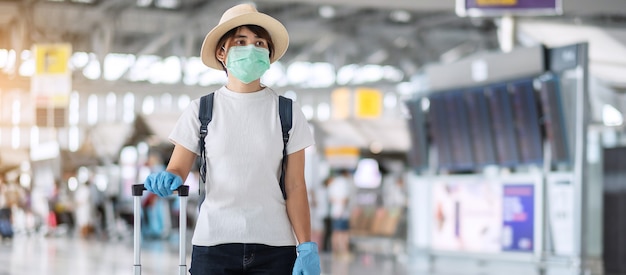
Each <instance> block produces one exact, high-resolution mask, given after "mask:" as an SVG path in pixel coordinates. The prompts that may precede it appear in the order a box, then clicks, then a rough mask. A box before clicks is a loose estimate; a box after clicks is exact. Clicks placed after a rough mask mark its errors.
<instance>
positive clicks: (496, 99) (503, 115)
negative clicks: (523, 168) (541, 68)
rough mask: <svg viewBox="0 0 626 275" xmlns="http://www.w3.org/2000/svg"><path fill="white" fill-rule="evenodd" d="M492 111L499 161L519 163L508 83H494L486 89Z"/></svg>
mask: <svg viewBox="0 0 626 275" xmlns="http://www.w3.org/2000/svg"><path fill="white" fill-rule="evenodd" d="M485 96H486V97H487V102H488V104H489V111H490V112H491V122H492V126H493V134H494V139H495V142H494V144H495V145H496V156H497V160H498V163H499V164H500V165H502V166H506V167H511V166H515V165H517V164H519V152H518V148H517V137H516V135H515V127H514V124H513V123H514V122H513V112H512V111H511V109H512V106H511V99H510V97H509V92H508V90H507V87H506V85H504V84H502V85H493V86H489V87H487V88H486V89H485Z"/></svg>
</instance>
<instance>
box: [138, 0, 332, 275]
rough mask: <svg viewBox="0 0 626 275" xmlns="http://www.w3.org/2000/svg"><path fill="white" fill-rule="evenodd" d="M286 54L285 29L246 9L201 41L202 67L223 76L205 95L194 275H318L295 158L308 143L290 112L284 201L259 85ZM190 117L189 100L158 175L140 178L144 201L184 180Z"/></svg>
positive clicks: (191, 150)
mask: <svg viewBox="0 0 626 275" xmlns="http://www.w3.org/2000/svg"><path fill="white" fill-rule="evenodd" d="M288 44H289V37H288V34H287V30H286V29H285V27H284V26H283V25H282V24H281V23H280V22H279V21H277V20H276V19H274V18H272V17H270V16H268V15H266V14H263V13H259V12H258V11H257V10H256V9H255V8H254V7H253V6H251V5H248V4H242V5H237V6H235V7H232V8H230V9H229V10H227V11H226V12H225V13H224V14H223V15H222V18H221V19H220V22H219V24H218V25H217V26H216V27H215V28H213V29H212V30H211V31H210V32H209V33H208V34H207V36H206V37H205V39H204V43H203V45H202V50H201V56H202V61H203V63H204V64H206V65H207V66H209V67H211V68H214V69H217V70H224V71H225V72H226V75H227V76H228V83H227V84H226V85H225V86H224V87H221V88H220V89H218V90H217V91H215V93H214V103H213V120H212V121H211V123H209V126H208V135H207V137H206V146H205V153H206V163H207V169H206V171H207V173H206V175H207V180H206V181H207V183H206V185H205V193H206V197H205V200H204V202H203V203H202V205H201V207H200V213H199V217H198V221H197V223H196V228H195V231H194V235H193V238H192V244H193V251H192V259H191V268H190V270H189V271H190V273H191V274H193V275H204V274H207V275H209V274H210V275H213V274H316V275H317V274H320V263H319V255H318V251H317V244H315V243H313V242H311V226H310V213H309V208H308V205H309V204H308V200H307V191H306V184H305V181H304V149H305V148H306V147H308V146H310V145H312V144H313V137H312V134H311V132H310V129H309V128H308V125H307V121H306V119H305V118H304V115H303V114H302V111H301V110H300V108H298V107H297V106H296V105H295V104H294V107H293V115H292V116H293V121H292V130H291V131H290V138H289V142H288V144H287V148H286V149H287V166H286V171H285V192H286V199H285V198H283V194H282V192H281V189H280V187H279V183H278V181H279V173H280V167H281V160H282V150H283V143H282V132H281V127H280V119H279V115H278V95H277V94H276V93H274V92H273V91H272V90H271V89H269V88H267V87H264V86H263V85H262V84H261V82H260V78H261V76H262V75H263V73H264V72H265V71H266V70H267V69H269V66H270V63H272V62H274V61H276V60H278V59H279V58H280V57H281V56H282V55H283V54H284V53H285V51H286V50H287V46H288ZM198 110H199V100H197V99H196V100H194V101H193V102H192V103H191V104H190V107H188V108H187V109H186V110H185V111H184V112H183V114H182V115H181V117H180V118H179V120H178V122H177V124H176V126H175V128H174V130H173V131H172V134H171V135H170V139H171V140H172V141H173V142H174V144H175V147H174V151H173V153H172V157H171V159H170V162H169V164H168V166H167V169H166V171H163V172H160V173H155V174H151V175H150V176H148V178H147V179H146V182H145V184H144V185H145V187H146V189H148V191H151V192H154V193H156V194H157V195H159V196H167V195H169V194H171V193H172V190H175V189H176V188H178V187H179V186H180V185H181V184H182V183H183V182H184V180H185V177H186V175H188V174H189V171H190V170H191V168H192V164H193V163H194V161H195V159H196V156H197V155H199V152H200V148H198V147H199V146H198V137H199V135H200V134H199V128H200V121H199V119H198ZM294 235H295V236H294ZM296 244H298V245H297V246H296Z"/></svg>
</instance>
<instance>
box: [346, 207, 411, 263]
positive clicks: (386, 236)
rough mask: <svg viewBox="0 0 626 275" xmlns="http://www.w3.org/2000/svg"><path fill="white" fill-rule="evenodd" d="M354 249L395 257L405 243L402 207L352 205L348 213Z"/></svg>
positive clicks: (404, 221)
mask: <svg viewBox="0 0 626 275" xmlns="http://www.w3.org/2000/svg"><path fill="white" fill-rule="evenodd" d="M350 244H351V245H352V247H353V251H354V252H355V253H372V254H377V255H383V256H390V257H396V256H398V255H399V254H404V250H405V247H406V211H405V209H403V208H401V207H382V206H356V207H354V208H353V209H352V212H351V215H350Z"/></svg>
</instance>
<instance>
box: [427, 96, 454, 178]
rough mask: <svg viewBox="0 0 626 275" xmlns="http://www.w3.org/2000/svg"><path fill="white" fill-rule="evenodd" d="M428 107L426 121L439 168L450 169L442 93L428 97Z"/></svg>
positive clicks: (446, 122)
mask: <svg viewBox="0 0 626 275" xmlns="http://www.w3.org/2000/svg"><path fill="white" fill-rule="evenodd" d="M428 100H429V101H430V107H429V111H428V123H429V125H430V128H429V129H430V131H431V136H432V139H433V144H434V145H435V147H436V150H437V160H438V163H439V167H440V168H446V169H450V168H452V166H453V162H452V151H451V145H450V135H449V129H450V126H449V123H448V122H449V116H448V113H447V107H446V99H445V96H444V95H443V93H435V94H432V95H430V96H429V97H428Z"/></svg>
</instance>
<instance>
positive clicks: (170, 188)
mask: <svg viewBox="0 0 626 275" xmlns="http://www.w3.org/2000/svg"><path fill="white" fill-rule="evenodd" d="M181 185H183V179H181V178H180V177H179V176H177V175H175V174H172V173H170V172H168V171H161V172H157V173H152V174H150V175H149V176H148V178H146V181H145V182H144V183H143V186H144V187H146V190H148V191H149V192H152V193H154V194H156V195H158V196H159V197H167V196H169V195H171V194H172V193H173V192H174V190H176V189H178V187H180V186H181Z"/></svg>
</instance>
